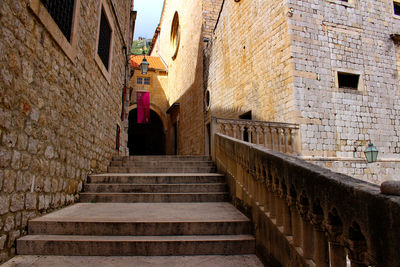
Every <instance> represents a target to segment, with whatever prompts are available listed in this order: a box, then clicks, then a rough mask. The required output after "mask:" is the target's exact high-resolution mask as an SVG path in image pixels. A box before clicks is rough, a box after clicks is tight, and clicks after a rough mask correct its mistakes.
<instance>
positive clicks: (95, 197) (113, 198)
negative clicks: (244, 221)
mask: <svg viewBox="0 0 400 267" xmlns="http://www.w3.org/2000/svg"><path fill="white" fill-rule="evenodd" d="M227 200H228V193H227V192H207V193H197V192H196V193H194V192H193V193H81V194H80V202H92V203H98V202H110V203H136V202H146V203H160V202H220V201H227Z"/></svg>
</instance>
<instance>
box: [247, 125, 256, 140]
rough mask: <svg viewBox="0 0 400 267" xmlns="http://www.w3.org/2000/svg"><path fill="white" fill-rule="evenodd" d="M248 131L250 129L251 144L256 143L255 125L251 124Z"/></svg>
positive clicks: (248, 131)
mask: <svg viewBox="0 0 400 267" xmlns="http://www.w3.org/2000/svg"><path fill="white" fill-rule="evenodd" d="M247 129H248V130H247V133H248V134H249V143H254V136H255V134H254V132H255V128H254V126H253V125H251V124H250V126H249V127H248V128H247Z"/></svg>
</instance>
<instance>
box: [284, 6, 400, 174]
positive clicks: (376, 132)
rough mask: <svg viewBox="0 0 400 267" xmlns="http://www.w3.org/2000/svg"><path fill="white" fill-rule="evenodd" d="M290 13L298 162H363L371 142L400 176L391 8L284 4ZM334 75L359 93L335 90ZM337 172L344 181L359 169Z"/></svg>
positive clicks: (399, 93) (399, 92) (399, 95)
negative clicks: (353, 78)
mask: <svg viewBox="0 0 400 267" xmlns="http://www.w3.org/2000/svg"><path fill="white" fill-rule="evenodd" d="M288 5H289V6H290V7H291V8H292V9H293V15H292V16H289V17H288V24H289V32H290V39H291V51H292V57H293V63H294V83H293V84H294V98H295V108H296V110H297V111H298V112H299V113H298V122H299V123H300V124H301V135H302V144H303V145H302V152H303V155H305V156H316V157H334V158H335V157H336V158H337V159H338V160H339V161H342V159H346V158H347V159H348V158H362V157H363V156H362V154H361V153H360V152H362V151H364V150H365V148H366V146H367V144H368V142H369V140H371V141H372V142H373V143H374V145H375V146H376V147H377V148H378V150H379V151H380V158H381V159H382V160H385V161H386V162H387V161H391V162H392V163H391V164H390V165H391V166H397V167H396V168H399V166H400V165H399V164H400V163H399V159H400V148H399V147H400V139H399V136H400V105H399V103H400V89H399V76H398V70H399V68H398V65H399V63H398V59H397V58H398V53H396V51H398V48H397V47H398V44H396V43H395V42H394V41H393V40H391V38H390V34H392V33H397V32H398V31H399V29H400V20H399V18H400V17H398V16H395V15H393V13H394V12H393V1H346V2H344V1H338V0H324V1H317V2H316V1H311V0H310V1H308V0H304V1H295V0H288ZM338 71H341V72H347V73H354V74H358V75H360V80H359V86H358V89H356V90H354V89H343V88H339V87H338V80H337V72H338ZM333 161H335V160H333ZM337 164H339V163H337ZM339 165H340V164H339ZM341 165H344V168H345V169H348V170H347V171H346V172H347V173H349V174H354V173H355V172H361V171H362V170H364V169H365V168H364V167H363V166H354V167H349V166H346V164H343V163H341ZM349 165H353V164H349ZM386 165H387V164H386V163H385V164H384V163H382V164H381V166H382V168H383V166H386ZM328 166H329V164H328ZM376 167H377V166H374V167H371V168H372V169H374V168H376ZM341 168H342V167H339V168H336V169H341ZM371 168H370V167H368V169H369V170H367V171H366V173H368V172H371ZM385 169H386V168H383V169H382V170H380V171H378V173H384V172H386V171H385ZM389 169H392V167H389ZM397 170H399V169H397ZM387 172H388V173H387V174H389V173H390V172H391V171H389V170H388V171H387ZM397 172H398V171H397ZM387 174H386V175H387ZM356 175H357V176H360V175H361V174H360V173H356ZM364 177H365V176H364ZM392 177H393V178H395V175H394V176H392ZM373 179H375V178H372V177H371V180H373ZM378 179H381V180H383V178H382V177H381V178H378Z"/></svg>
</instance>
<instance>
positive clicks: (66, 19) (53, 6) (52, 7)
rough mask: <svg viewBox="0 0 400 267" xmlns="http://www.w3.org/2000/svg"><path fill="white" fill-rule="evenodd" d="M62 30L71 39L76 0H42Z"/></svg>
mask: <svg viewBox="0 0 400 267" xmlns="http://www.w3.org/2000/svg"><path fill="white" fill-rule="evenodd" d="M40 1H41V2H42V4H43V6H44V7H45V8H46V9H47V11H48V12H49V14H50V16H51V17H52V18H53V20H54V22H55V23H56V24H57V26H58V27H59V28H60V30H61V32H62V33H63V34H64V36H65V38H67V40H68V42H70V41H71V31H72V20H73V15H74V5H75V0H40Z"/></svg>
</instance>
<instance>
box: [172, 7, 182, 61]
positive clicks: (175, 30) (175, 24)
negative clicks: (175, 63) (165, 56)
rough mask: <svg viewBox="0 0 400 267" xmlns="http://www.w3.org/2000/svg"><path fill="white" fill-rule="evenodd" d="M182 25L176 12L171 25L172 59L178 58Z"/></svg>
mask: <svg viewBox="0 0 400 267" xmlns="http://www.w3.org/2000/svg"><path fill="white" fill-rule="evenodd" d="M180 35H181V33H180V26H179V16H178V12H175V15H174V19H173V20H172V26H171V47H172V51H173V52H172V59H175V58H176V55H177V54H178V49H179V42H180Z"/></svg>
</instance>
